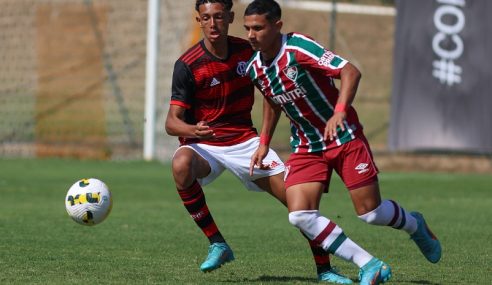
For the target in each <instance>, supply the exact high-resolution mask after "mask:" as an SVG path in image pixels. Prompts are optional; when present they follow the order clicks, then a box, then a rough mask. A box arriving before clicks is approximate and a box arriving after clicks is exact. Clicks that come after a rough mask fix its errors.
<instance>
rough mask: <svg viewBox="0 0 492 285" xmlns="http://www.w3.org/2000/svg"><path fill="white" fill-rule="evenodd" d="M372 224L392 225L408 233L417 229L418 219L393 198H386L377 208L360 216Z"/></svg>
mask: <svg viewBox="0 0 492 285" xmlns="http://www.w3.org/2000/svg"><path fill="white" fill-rule="evenodd" d="M359 219H361V220H363V221H365V222H366V223H368V224H371V225H379V226H390V227H392V228H394V229H399V230H400V229H401V230H404V231H406V232H407V233H408V234H413V233H414V232H415V231H416V230H417V220H416V219H415V218H414V217H413V216H412V215H410V214H409V213H407V211H405V209H403V208H402V207H401V206H400V205H398V203H396V202H395V201H393V200H384V201H383V202H382V203H381V204H380V205H379V206H378V207H377V208H376V209H374V210H372V211H371V212H369V213H366V214H364V215H361V216H359Z"/></svg>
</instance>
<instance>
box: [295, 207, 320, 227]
mask: <svg viewBox="0 0 492 285" xmlns="http://www.w3.org/2000/svg"><path fill="white" fill-rule="evenodd" d="M315 219H316V215H315V213H314V212H313V211H294V212H290V213H289V222H290V223H291V224H292V225H293V226H295V227H297V228H299V229H303V228H305V227H306V226H308V225H309V224H311V223H313V222H314V220H315Z"/></svg>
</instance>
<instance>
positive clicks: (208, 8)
mask: <svg viewBox="0 0 492 285" xmlns="http://www.w3.org/2000/svg"><path fill="white" fill-rule="evenodd" d="M198 10H199V11H198V16H197V17H196V21H197V22H198V23H199V24H200V28H202V32H203V36H204V37H205V39H206V40H208V41H210V42H211V43H213V42H215V41H217V40H219V39H225V38H226V37H227V33H228V32H229V24H231V23H232V21H233V20H234V12H231V11H228V10H227V9H225V7H224V5H223V4H221V3H205V4H202V5H200V7H198Z"/></svg>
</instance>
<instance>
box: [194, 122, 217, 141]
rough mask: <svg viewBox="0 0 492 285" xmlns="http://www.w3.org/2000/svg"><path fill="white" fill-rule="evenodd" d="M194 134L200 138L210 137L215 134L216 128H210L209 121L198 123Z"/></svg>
mask: <svg viewBox="0 0 492 285" xmlns="http://www.w3.org/2000/svg"><path fill="white" fill-rule="evenodd" d="M194 134H195V136H196V137H197V138H199V139H210V138H213V137H214V136H215V134H214V130H212V129H210V127H209V126H208V123H207V122H205V121H200V122H198V123H196V125H195V132H194Z"/></svg>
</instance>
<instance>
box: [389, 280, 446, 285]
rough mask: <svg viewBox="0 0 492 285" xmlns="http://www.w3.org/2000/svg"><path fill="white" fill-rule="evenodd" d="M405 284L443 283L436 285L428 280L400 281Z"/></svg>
mask: <svg viewBox="0 0 492 285" xmlns="http://www.w3.org/2000/svg"><path fill="white" fill-rule="evenodd" d="M399 281H403V282H408V283H412V284H421V285H442V284H441V283H435V282H431V281H427V280H399Z"/></svg>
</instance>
